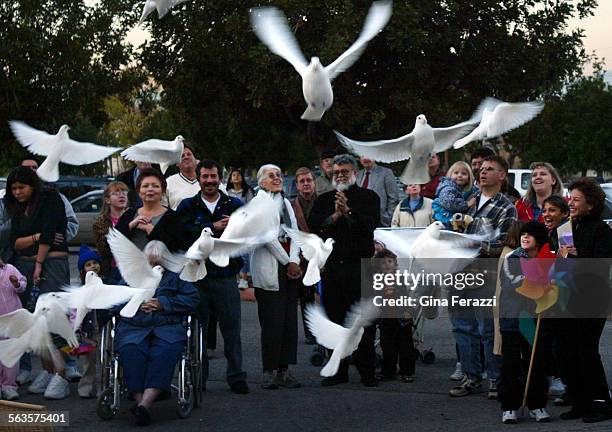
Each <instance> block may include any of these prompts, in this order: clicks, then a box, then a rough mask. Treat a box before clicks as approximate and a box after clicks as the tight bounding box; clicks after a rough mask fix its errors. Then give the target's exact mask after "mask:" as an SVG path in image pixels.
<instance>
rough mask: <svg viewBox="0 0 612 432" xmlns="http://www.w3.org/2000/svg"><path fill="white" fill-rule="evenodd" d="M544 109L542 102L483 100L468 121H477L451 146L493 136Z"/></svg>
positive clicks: (458, 145)
mask: <svg viewBox="0 0 612 432" xmlns="http://www.w3.org/2000/svg"><path fill="white" fill-rule="evenodd" d="M543 109H544V102H522V103H509V102H502V101H500V100H497V99H495V98H486V99H485V100H483V101H482V102H481V103H480V105H479V106H478V109H477V110H476V112H475V113H474V115H473V116H472V119H471V120H470V121H472V122H474V123H478V122H480V123H479V124H478V127H477V128H476V129H474V130H473V131H472V132H471V133H470V134H469V135H468V136H466V137H464V138H461V139H460V140H457V141H456V142H455V143H454V144H453V147H454V148H456V149H459V148H461V147H463V146H464V145H466V144H468V143H470V142H472V141H482V140H484V139H489V138H495V137H497V136H500V135H503V134H505V133H506V132H510V131H511V130H512V129H516V128H517V127H519V126H522V125H524V124H525V123H527V122H528V121H530V120H531V119H533V118H534V117H536V116H537V115H538V114H540V112H541V111H542V110H543Z"/></svg>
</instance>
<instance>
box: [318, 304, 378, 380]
mask: <svg viewBox="0 0 612 432" xmlns="http://www.w3.org/2000/svg"><path fill="white" fill-rule="evenodd" d="M378 315H379V310H378V308H376V306H374V304H373V303H372V301H368V300H361V302H360V303H359V304H355V305H353V307H352V308H351V312H349V313H348V314H347V316H346V320H345V323H344V324H345V325H344V326H341V325H339V324H336V323H334V322H333V321H330V319H329V318H328V317H327V315H326V314H325V311H324V310H323V308H322V307H321V306H320V305H316V304H310V305H308V306H307V307H306V323H307V325H308V328H309V329H310V331H311V333H312V334H313V335H314V337H315V338H316V339H317V342H318V343H319V344H320V345H323V346H324V347H325V348H328V349H331V350H333V353H332V355H331V357H330V359H329V361H328V362H327V364H326V365H325V367H324V368H323V369H321V376H325V377H329V376H334V375H335V374H336V373H337V372H338V368H339V367H340V361H341V360H342V359H343V358H345V357H348V356H349V355H351V354H352V353H353V351H355V350H356V349H357V347H358V346H359V342H361V337H362V336H363V329H364V328H365V327H368V326H370V325H371V324H372V323H373V322H374V321H375V320H376V319H377V318H378Z"/></svg>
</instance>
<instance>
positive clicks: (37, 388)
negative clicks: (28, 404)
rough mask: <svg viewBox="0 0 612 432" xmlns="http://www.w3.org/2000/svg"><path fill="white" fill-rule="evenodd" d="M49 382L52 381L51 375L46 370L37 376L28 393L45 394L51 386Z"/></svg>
mask: <svg viewBox="0 0 612 432" xmlns="http://www.w3.org/2000/svg"><path fill="white" fill-rule="evenodd" d="M49 381H51V374H50V373H49V372H47V371H46V370H42V371H40V373H39V374H38V375H36V378H34V381H33V382H32V384H30V386H29V387H28V392H30V393H34V394H40V393H44V392H45V390H46V389H47V386H48V385H49Z"/></svg>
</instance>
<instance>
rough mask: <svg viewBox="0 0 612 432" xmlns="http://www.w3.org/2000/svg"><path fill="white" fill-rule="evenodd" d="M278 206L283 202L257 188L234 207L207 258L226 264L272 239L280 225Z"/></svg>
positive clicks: (223, 265)
mask: <svg viewBox="0 0 612 432" xmlns="http://www.w3.org/2000/svg"><path fill="white" fill-rule="evenodd" d="M279 197H280V195H279ZM279 205H284V202H283V201H282V200H280V201H278V202H277V201H275V200H274V199H272V197H271V196H270V195H269V194H267V193H266V192H265V191H260V192H259V193H258V194H257V195H256V196H255V197H254V198H253V199H252V200H251V201H249V202H248V203H247V204H246V205H244V206H242V207H239V208H237V209H236V210H234V212H233V213H232V214H231V215H230V218H229V222H228V223H227V226H226V227H225V230H224V231H223V234H221V237H220V238H219V239H214V243H215V246H214V248H213V250H212V253H211V254H210V256H209V258H210V260H211V261H212V262H213V263H214V264H215V265H217V266H219V267H226V266H227V265H228V264H229V259H230V257H233V256H237V255H241V254H243V253H246V252H247V251H249V250H251V249H254V248H256V247H257V246H259V245H262V244H265V243H268V242H271V241H274V240H275V239H276V238H277V236H278V234H279V228H280V209H279Z"/></svg>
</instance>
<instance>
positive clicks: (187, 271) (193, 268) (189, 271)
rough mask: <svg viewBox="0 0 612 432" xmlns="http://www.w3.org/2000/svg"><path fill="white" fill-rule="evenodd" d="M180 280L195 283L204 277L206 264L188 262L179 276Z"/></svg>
mask: <svg viewBox="0 0 612 432" xmlns="http://www.w3.org/2000/svg"><path fill="white" fill-rule="evenodd" d="M179 277H180V278H181V280H184V281H186V282H197V281H199V280H202V279H204V278H205V277H206V263H205V262H204V261H202V262H197V261H190V262H188V263H187V264H185V267H184V268H183V271H182V272H181V274H180V275H179Z"/></svg>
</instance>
